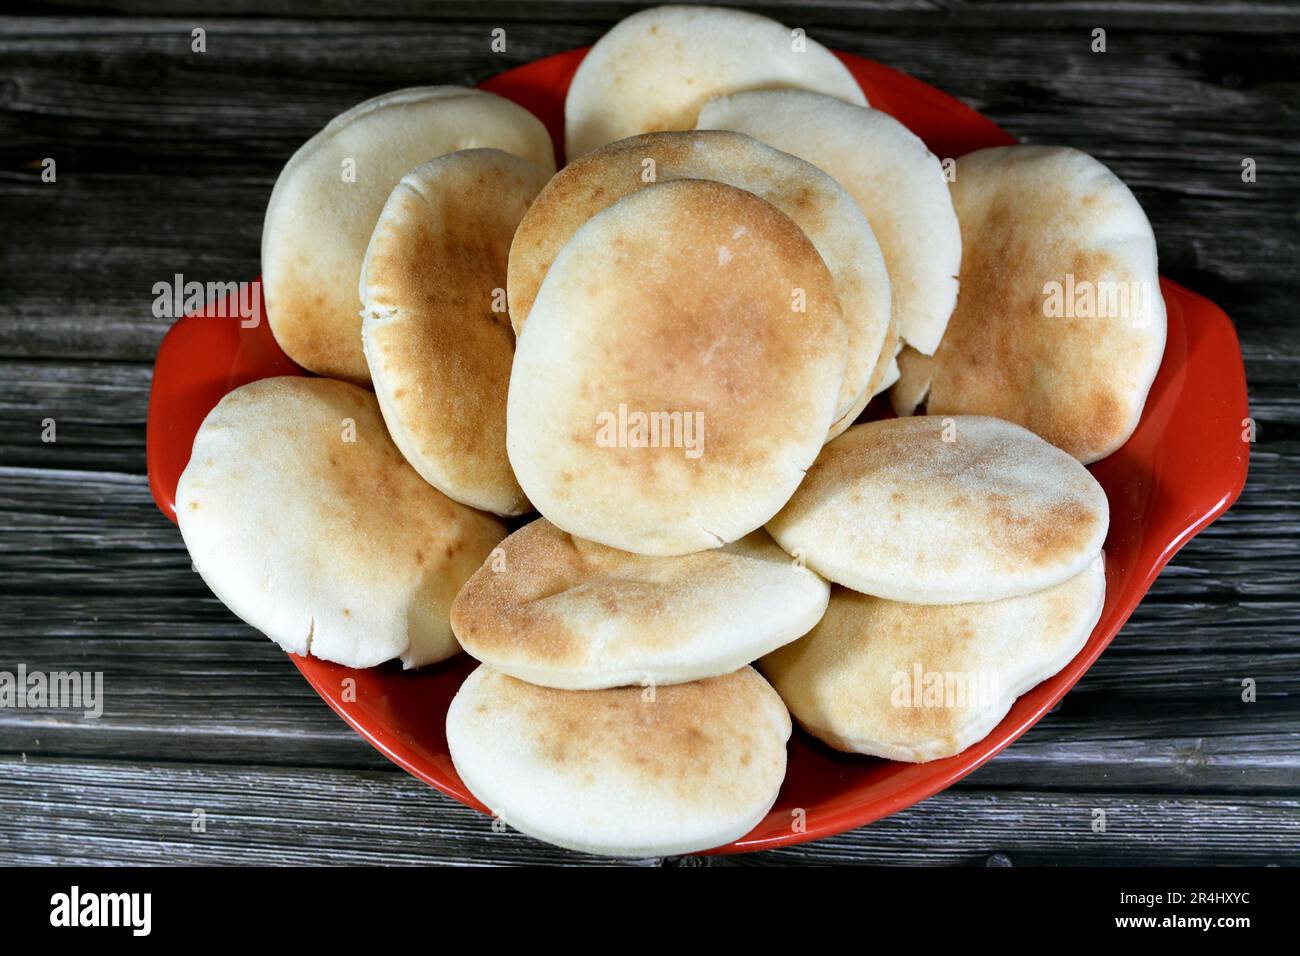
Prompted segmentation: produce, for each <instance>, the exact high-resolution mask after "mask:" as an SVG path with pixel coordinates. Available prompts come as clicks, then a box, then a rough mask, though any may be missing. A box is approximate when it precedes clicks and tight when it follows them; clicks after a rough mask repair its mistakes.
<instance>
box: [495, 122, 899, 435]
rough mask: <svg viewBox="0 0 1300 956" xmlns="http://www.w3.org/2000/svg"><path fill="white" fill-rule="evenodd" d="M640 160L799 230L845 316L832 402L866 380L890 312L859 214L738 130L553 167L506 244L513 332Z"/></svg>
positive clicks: (834, 188) (847, 400)
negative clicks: (745, 200) (842, 358)
mask: <svg viewBox="0 0 1300 956" xmlns="http://www.w3.org/2000/svg"><path fill="white" fill-rule="evenodd" d="M648 164H650V165H648ZM648 169H649V170H652V172H653V176H654V181H656V182H661V183H662V182H672V181H674V180H678V179H709V180H713V181H715V182H720V183H726V184H727V185H728V186H735V187H736V188H737V189H744V190H746V191H747V192H751V193H753V194H754V195H756V196H758V197H760V198H762V199H765V200H767V201H768V202H770V203H771V204H772V205H773V206H775V207H776V208H777V209H779V210H781V212H783V213H785V214H786V215H787V216H789V217H790V218H791V219H792V220H793V221H794V223H795V224H796V225H797V226H799V227H800V228H801V229H802V230H803V231H804V233H805V234H806V235H807V236H808V238H809V239H810V240H811V241H812V244H813V246H815V247H816V249H817V251H818V253H820V255H821V257H822V259H823V260H824V261H825V263H826V267H827V268H828V269H830V272H831V276H832V278H833V279H834V280H835V291H836V294H837V295H838V296H839V301H840V309H841V311H842V312H843V314H844V318H845V322H846V323H847V329H848V336H849V359H848V365H847V367H846V368H845V371H844V381H843V384H842V385H841V387H840V395H839V398H838V399H837V405H836V411H837V413H840V414H842V413H844V412H845V411H846V410H847V409H848V408H849V407H850V406H851V405H852V404H853V403H854V400H855V399H856V398H857V397H858V396H859V395H860V394H861V393H863V392H864V390H866V389H867V388H868V386H869V385H870V384H871V376H872V372H873V366H874V365H875V363H876V357H877V355H879V353H880V350H881V348H882V346H883V345H884V342H885V334H886V331H887V328H888V326H889V322H890V317H891V315H892V312H891V308H890V291H889V290H890V286H889V274H888V273H887V272H886V271H885V260H884V257H883V256H882V255H881V254H880V247H879V246H878V245H877V244H876V240H875V237H874V236H873V235H872V233H871V226H870V224H869V223H868V222H867V220H866V217H865V216H863V215H862V212H861V210H859V209H858V207H857V205H856V204H855V203H854V202H853V199H852V198H851V197H850V196H849V194H848V193H846V192H845V191H844V190H843V189H842V188H840V186H839V184H838V183H836V182H835V181H834V180H833V179H831V178H830V177H829V176H827V175H826V174H825V173H823V172H822V171H821V170H820V169H818V168H817V167H815V166H813V165H811V164H810V163H806V162H804V161H803V160H801V159H797V158H795V157H794V156H790V155H789V154H787V153H782V152H780V151H779V150H775V149H772V148H770V147H768V146H764V145H763V144H762V143H760V142H758V141H757V140H754V139H751V138H750V137H748V136H744V135H742V134H740V133H731V132H726V131H720V130H714V131H708V132H677V133H674V132H669V133H649V134H647V135H645V136H634V137H632V138H631V139H625V140H622V141H620V142H618V143H613V144H611V145H609V146H606V147H604V148H603V149H599V150H597V151H596V152H594V153H589V154H588V155H586V156H584V157H583V158H582V159H580V160H578V161H577V162H574V163H570V164H569V165H568V166H566V167H565V168H564V169H562V170H561V171H560V172H559V173H558V174H557V175H556V177H555V178H554V179H552V180H551V182H550V183H549V184H547V187H546V188H545V189H544V190H542V193H541V195H539V196H538V197H537V201H536V202H535V203H534V204H533V206H532V208H530V209H529V211H528V214H527V215H526V216H524V220H523V222H522V223H520V225H519V231H518V232H517V233H516V234H515V240H514V244H513V245H512V246H511V249H510V280H509V295H510V317H511V322H512V323H513V324H514V328H515V331H516V332H518V331H520V330H521V329H522V328H523V325H524V322H525V321H526V320H527V317H528V312H529V310H530V309H531V308H532V305H533V300H534V299H535V298H536V296H537V290H538V289H539V288H541V285H542V280H543V279H544V278H545V277H546V271H547V270H548V269H549V268H550V266H551V263H552V262H554V261H555V257H556V255H557V254H558V253H559V251H560V249H561V248H562V247H563V246H564V244H565V242H567V241H568V239H569V237H570V236H572V235H573V234H574V233H575V232H576V231H577V230H578V227H579V226H581V225H582V224H583V223H584V222H586V221H587V220H588V219H590V218H591V217H592V216H594V215H595V214H596V213H597V212H599V211H600V210H601V209H605V208H607V207H608V206H610V205H612V204H613V203H614V202H616V201H617V200H619V199H621V198H622V197H624V196H626V195H628V194H629V193H631V192H635V191H636V190H639V189H644V188H645V187H646V186H647V185H650V184H649V183H647V182H646V179H645V176H646V175H647V170H648ZM868 398H870V396H868ZM863 404H864V405H865V404H866V402H865V401H864V402H863Z"/></svg>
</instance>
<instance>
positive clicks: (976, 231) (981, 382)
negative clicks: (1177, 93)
mask: <svg viewBox="0 0 1300 956" xmlns="http://www.w3.org/2000/svg"><path fill="white" fill-rule="evenodd" d="M952 196H953V205H954V206H955V208H956V210H957V218H958V219H959V220H960V221H961V231H962V247H963V250H964V256H963V260H962V270H961V295H960V296H959V297H958V300H957V310H956V312H954V313H953V317H952V321H951V323H950V324H949V326H948V331H947V334H946V335H945V336H944V340H943V344H942V345H941V346H940V347H939V349H938V351H936V352H935V355H934V369H933V381H932V383H931V385H930V395H929V400H928V402H927V406H926V407H927V409H928V410H929V412H930V414H932V415H948V414H954V413H962V414H975V415H996V416H999V417H1001V418H1006V419H1009V420H1011V421H1014V422H1018V423H1020V424H1021V425H1024V426H1026V427H1027V428H1030V429H1032V430H1033V431H1035V432H1037V433H1038V434H1039V435H1042V436H1043V437H1044V438H1046V439H1047V440H1048V441H1050V442H1051V443H1052V444H1053V445H1056V446H1057V447H1059V448H1064V449H1065V450H1066V451H1068V452H1069V453H1070V454H1072V455H1074V456H1075V457H1076V458H1078V459H1079V460H1080V461H1082V462H1085V463H1087V462H1093V461H1097V460H1098V459H1101V458H1105V457H1106V456H1107V455H1109V454H1110V453H1111V452H1113V451H1115V450H1116V449H1118V448H1119V447H1120V446H1121V445H1123V444H1124V442H1126V441H1128V438H1129V436H1130V435H1131V434H1133V430H1134V429H1135V428H1136V427H1137V423H1138V419H1139V418H1140V417H1141V415H1142V407H1143V405H1144V404H1145V402H1146V397H1147V392H1148V390H1149V389H1150V388H1151V382H1152V381H1153V380H1154V379H1155V376H1156V372H1157V371H1158V369H1159V368H1160V359H1161V357H1162V356H1163V354H1164V348H1165V303H1164V299H1163V298H1162V297H1161V294H1160V277H1159V275H1158V274H1157V272H1156V244H1155V237H1154V236H1153V235H1152V233H1151V224H1150V223H1149V222H1147V218H1146V216H1145V214H1144V213H1143V212H1142V207H1141V206H1139V205H1138V202H1137V200H1136V199H1134V198H1133V194H1132V193H1131V192H1129V189H1128V187H1127V186H1125V185H1124V183H1123V182H1121V181H1120V180H1119V178H1118V177H1116V176H1115V174H1114V173H1112V172H1111V171H1110V170H1108V169H1107V168H1106V167H1105V166H1103V165H1102V164H1101V163H1099V162H1097V160H1095V159H1093V158H1092V157H1091V156H1088V155H1087V154H1086V153H1081V152H1079V151H1078V150H1074V149H1065V148H1063V147H1055V146H1006V147H998V148H995V149H982V150H979V151H977V152H974V153H969V154H967V155H966V156H963V157H962V158H961V159H959V160H958V161H957V167H956V181H955V182H954V183H953V184H952ZM1072 292H1073V294H1071V293H1072ZM1088 293H1091V294H1090V295H1089V294H1088ZM1089 302H1091V308H1089ZM1099 307H1100V308H1099ZM1062 312H1063V313H1065V314H1049V313H1062ZM1090 312H1104V313H1105V314H1106V317H1100V318H1098V317H1093V316H1092V315H1091V314H1085V313H1090Z"/></svg>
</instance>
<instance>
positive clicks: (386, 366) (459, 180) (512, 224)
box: [360, 149, 550, 515]
mask: <svg viewBox="0 0 1300 956" xmlns="http://www.w3.org/2000/svg"><path fill="white" fill-rule="evenodd" d="M548 178H550V173H549V171H548V170H547V169H546V167H543V166H539V165H538V164H537V163H534V162H532V161H531V160H527V159H520V158H519V157H518V156H511V155H510V154H509V153H503V152H501V151H500V150H496V149H470V150H462V151H461V152H456V153H449V154H447V155H446V156H441V157H439V158H438V159H435V160H431V161H430V162H427V163H425V164H424V165H422V166H420V167H419V168H417V169H416V170H415V171H414V172H411V173H408V174H407V175H406V176H404V177H403V178H402V181H401V182H400V183H399V184H398V185H397V188H396V189H394V190H393V194H392V195H391V196H390V197H389V199H388V202H387V203H386V204H385V206H384V211H383V213H382V214H381V215H380V217H379V223H378V225H377V226H376V227H375V232H374V235H373V236H372V237H371V239H370V245H369V247H368V248H367V250H366V258H365V264H364V265H363V267H362V270H361V290H360V292H361V302H362V306H363V309H362V326H361V331H362V341H363V343H364V346H365V354H366V361H367V363H368V364H369V366H370V372H371V378H372V380H373V381H374V385H375V395H376V396H377V397H378V399H379V407H380V408H381V409H382V410H383V413H384V421H385V422H386V423H387V424H388V430H389V432H390V433H391V434H392V436H393V441H395V442H396V443H397V447H398V448H400V449H401V450H402V454H403V455H405V456H406V460H407V461H409V462H410V463H411V466H412V467H413V468H415V470H416V471H418V472H419V473H420V475H421V476H422V477H423V478H424V479H425V480H426V481H428V482H429V483H430V484H431V485H433V486H434V487H436V488H437V489H438V490H439V491H441V492H443V493H444V494H445V495H447V496H448V497H450V498H453V499H455V500H456V501H459V502H460V503H461V504H466V505H470V506H471V507H475V508H483V509H484V510H486V511H494V512H496V513H497V514H502V515H516V514H522V513H523V512H525V511H527V510H529V505H528V499H527V498H525V497H524V493H523V490H522V489H521V488H520V487H519V483H518V482H517V481H515V475H514V472H513V471H511V470H510V460H509V459H508V458H507V457H506V392H507V389H508V388H509V385H510V365H511V362H512V361H513V360H514V354H515V334H514V332H513V331H512V330H511V328H510V323H509V319H508V317H507V313H506V311H505V306H506V302H505V281H506V260H507V257H508V256H509V254H510V241H511V239H512V238H513V237H514V233H515V228H516V227H517V226H518V225H519V220H520V219H521V218H523V215H524V211H525V210H526V209H527V208H528V204H529V203H530V202H532V199H533V197H534V196H536V195H537V193H538V191H539V190H540V189H541V188H542V186H544V185H545V184H546V180H547V179H548ZM494 309H495V310H496V311H494Z"/></svg>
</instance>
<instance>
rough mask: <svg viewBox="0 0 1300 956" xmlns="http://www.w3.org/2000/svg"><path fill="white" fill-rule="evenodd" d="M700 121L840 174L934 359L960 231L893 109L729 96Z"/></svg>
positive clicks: (906, 330)
mask: <svg viewBox="0 0 1300 956" xmlns="http://www.w3.org/2000/svg"><path fill="white" fill-rule="evenodd" d="M697 125H698V126H699V128H700V129H731V130H736V131H738V132H741V133H748V134H749V135H750V136H753V137H754V138H755V139H758V140H762V141H763V142H764V143H767V144H768V145H769V146H775V147H776V148H777V149H780V150H784V151H785V152H787V153H793V154H794V155H795V156H798V157H799V158H800V159H806V160H808V161H809V162H810V163H812V164H813V165H815V166H817V167H819V168H821V169H824V170H825V171H826V172H827V173H829V174H830V175H831V176H832V177H834V178H835V180H836V181H838V182H839V183H840V185H842V186H843V187H844V188H845V189H846V190H847V191H848V193H849V195H850V196H852V197H853V199H854V201H855V202H856V203H857V204H858V206H860V207H861V208H862V211H863V212H864V213H866V215H867V219H868V220H870V222H871V228H872V230H873V231H874V232H875V235H876V240H877V241H878V242H879V243H880V250H881V252H883V253H884V257H885V265H886V267H887V268H888V269H889V282H890V286H891V287H892V289H893V293H894V299H895V309H896V311H897V314H898V332H899V335H900V336H901V337H902V339H903V341H904V342H907V343H908V344H909V345H911V346H912V348H914V349H916V350H918V351H920V352H924V353H926V354H927V355H930V354H933V352H934V350H935V349H936V348H938V347H939V341H940V340H941V339H942V338H943V333H944V329H945V328H947V326H948V318H949V316H951V315H952V310H953V306H954V305H955V304H956V302H957V273H958V270H959V269H960V267H961V229H960V227H959V226H958V225H957V215H956V213H955V212H953V208H952V199H951V198H950V197H949V195H948V183H947V181H946V180H945V179H944V175H943V167H942V165H941V164H940V162H939V159H938V157H936V156H935V155H934V154H933V153H931V152H930V150H929V149H928V148H926V145H925V143H923V142H921V140H920V138H919V137H917V136H916V134H914V133H913V132H912V131H911V130H909V129H908V128H907V127H906V126H904V125H903V124H902V123H900V122H898V120H896V119H894V118H893V117H892V116H890V115H889V114H888V113H882V112H880V111H879V110H873V109H869V108H866V107H862V106H854V105H853V104H851V103H845V102H844V101H842V100H837V99H835V98H834V97H831V96H823V95H819V94H817V93H808V92H804V91H802V90H762V91H758V92H751V93H738V94H736V95H734V96H724V97H720V98H718V99H715V100H712V101H711V102H709V103H706V104H705V105H704V108H703V109H701V110H700V118H699V122H698V124H697ZM892 358H893V353H892V352H891V353H889V354H888V355H886V356H885V361H886V364H888V362H889V360H890V359H892ZM883 387H884V386H883V385H882V386H881V387H880V388H877V392H878V391H881V390H882V389H883Z"/></svg>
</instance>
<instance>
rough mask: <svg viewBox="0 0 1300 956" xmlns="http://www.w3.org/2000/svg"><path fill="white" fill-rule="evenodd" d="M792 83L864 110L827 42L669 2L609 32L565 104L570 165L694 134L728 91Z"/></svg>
mask: <svg viewBox="0 0 1300 956" xmlns="http://www.w3.org/2000/svg"><path fill="white" fill-rule="evenodd" d="M771 87H795V88H798V89H807V90H815V91H817V92H818V93H826V94H828V95H830V96H837V97H839V98H840V99H842V100H847V101H848V102H850V103H857V104H859V105H866V102H867V100H866V97H864V96H863V95H862V90H861V88H860V87H859V86H858V83H857V80H855V79H854V78H853V75H852V74H851V73H850V72H849V71H848V69H847V68H846V67H845V66H844V64H843V63H841V62H840V61H839V59H838V58H836V56H835V54H833V53H831V52H830V51H829V50H827V49H826V48H825V47H824V46H822V45H821V44H820V43H818V42H817V41H815V40H812V39H809V38H807V37H806V36H804V35H803V34H802V32H800V34H799V35H798V36H796V35H795V32H794V31H792V30H790V29H789V28H788V27H785V26H783V25H782V24H780V23H777V22H776V21H775V20H769V19H768V18H767V17H761V16H758V15H757V14H753V13H746V12H744V11H741V10H727V9H722V8H720V7H686V6H664V7H655V8H653V9H650V10H642V11H641V12H639V13H634V14H633V15H632V16H630V17H628V18H627V19H625V20H623V21H621V22H620V23H618V24H617V25H615V27H614V28H613V29H612V30H610V31H609V32H608V33H606V34H605V35H604V36H603V37H601V38H600V40H599V41H598V42H597V43H596V45H595V46H593V47H592V48H591V51H590V52H589V53H588V54H587V56H586V58H585V59H583V61H582V64H581V65H580V66H579V67H578V71H577V73H575V74H574V76H573V83H572V84H571V85H570V87H569V93H568V96H567V98H566V99H565V101H564V130H565V153H566V155H567V156H568V159H569V160H570V161H572V160H574V159H577V158H578V157H579V156H582V155H584V154H586V153H588V152H590V151H591V150H593V149H596V148H597V147H600V146H604V145H605V144H606V143H612V142H614V141H615V140H619V139H623V138H624V137H627V136H635V135H637V134H638V133H649V132H652V131H655V130H676V129H690V128H691V127H693V126H694V125H695V118H696V115H697V114H698V113H699V110H700V107H701V106H702V105H704V103H706V102H707V101H708V100H710V99H712V98H713V97H715V96H718V95H720V94H723V93H735V92H738V91H740V90H755V89H766V88H771Z"/></svg>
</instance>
